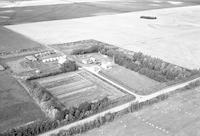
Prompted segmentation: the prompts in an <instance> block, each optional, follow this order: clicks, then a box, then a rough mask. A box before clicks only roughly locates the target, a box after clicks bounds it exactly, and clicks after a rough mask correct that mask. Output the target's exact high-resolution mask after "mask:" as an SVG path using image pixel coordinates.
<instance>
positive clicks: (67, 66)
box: [27, 60, 78, 80]
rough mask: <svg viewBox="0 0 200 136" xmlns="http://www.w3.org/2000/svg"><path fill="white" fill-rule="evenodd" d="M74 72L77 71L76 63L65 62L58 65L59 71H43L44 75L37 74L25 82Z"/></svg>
mask: <svg viewBox="0 0 200 136" xmlns="http://www.w3.org/2000/svg"><path fill="white" fill-rule="evenodd" d="M76 70H78V65H77V64H76V62H75V61H72V60H67V61H66V62H64V63H63V64H61V65H60V68H59V69H57V70H54V71H45V72H44V73H38V74H37V73H36V74H34V75H32V76H30V77H29V78H27V80H34V79H39V78H43V77H48V76H54V75H57V74H60V73H65V72H71V71H76Z"/></svg>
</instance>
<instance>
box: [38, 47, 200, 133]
mask: <svg viewBox="0 0 200 136" xmlns="http://www.w3.org/2000/svg"><path fill="white" fill-rule="evenodd" d="M47 47H48V45H47ZM52 49H54V48H52ZM54 50H55V49H54ZM59 52H61V51H59ZM84 69H85V70H86V71H88V72H90V73H92V74H94V75H96V76H97V77H99V78H100V79H102V80H104V81H106V82H108V83H110V84H112V85H114V86H116V87H117V88H120V89H122V90H124V91H126V92H127V93H129V94H132V95H133V96H135V97H136V99H134V100H132V101H129V102H127V103H125V104H122V105H119V106H116V107H114V108H111V109H108V110H106V111H103V112H100V113H98V114H96V115H93V116H90V117H88V118H85V119H83V120H80V121H77V122H74V123H71V124H69V125H66V126H62V127H59V128H57V129H54V130H51V131H49V132H46V133H43V134H40V135H39V136H49V135H51V134H55V133H58V132H59V131H60V130H67V129H69V128H71V127H74V126H77V125H81V124H84V123H87V122H90V121H93V120H95V119H96V118H98V117H101V116H104V115H105V114H107V113H115V112H118V111H121V110H123V109H126V108H128V107H129V106H130V105H131V104H133V103H135V102H139V103H140V102H144V101H147V100H150V99H152V98H155V97H157V96H159V95H162V94H167V93H170V92H173V91H175V90H177V89H179V88H182V87H184V86H186V85H188V84H190V83H191V82H194V81H197V80H199V79H200V77H197V78H195V79H192V80H190V81H186V82H184V83H180V84H178V85H174V86H170V87H168V88H164V89H161V90H160V91H158V92H156V93H153V94H151V95H145V96H142V95H138V94H136V93H133V92H131V91H129V90H127V89H126V88H124V87H122V86H120V85H118V84H116V83H114V82H112V81H111V80H109V79H106V78H104V77H103V76H101V75H100V74H98V73H96V72H95V71H93V70H92V69H90V68H86V67H84Z"/></svg>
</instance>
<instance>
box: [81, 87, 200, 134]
mask: <svg viewBox="0 0 200 136" xmlns="http://www.w3.org/2000/svg"><path fill="white" fill-rule="evenodd" d="M199 113H200V88H197V89H192V90H186V91H185V92H181V93H178V94H176V95H174V96H171V97H170V98H168V99H167V100H165V101H162V102H159V103H157V104H154V105H152V106H148V107H144V108H143V109H142V110H140V111H138V112H134V113H130V114H127V115H125V116H123V117H121V118H119V119H116V121H114V122H112V123H110V124H107V125H105V126H103V127H102V128H100V129H94V130H92V131H90V132H88V133H85V134H83V135H81V136H93V135H100V136H110V135H114V136H133V134H134V135H136V136H137V135H142V136H149V134H151V136H174V135H176V136H199V134H200V130H199V124H200V114H199Z"/></svg>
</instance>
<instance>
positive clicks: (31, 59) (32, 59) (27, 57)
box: [25, 55, 37, 61]
mask: <svg viewBox="0 0 200 136" xmlns="http://www.w3.org/2000/svg"><path fill="white" fill-rule="evenodd" d="M25 59H26V60H29V61H36V60H37V59H36V58H35V57H34V56H32V55H30V56H26V57H25Z"/></svg>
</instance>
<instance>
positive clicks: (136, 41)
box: [7, 6, 200, 69]
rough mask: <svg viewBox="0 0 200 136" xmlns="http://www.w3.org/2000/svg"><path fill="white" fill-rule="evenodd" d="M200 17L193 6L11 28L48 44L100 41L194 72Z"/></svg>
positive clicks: (198, 63)
mask: <svg viewBox="0 0 200 136" xmlns="http://www.w3.org/2000/svg"><path fill="white" fill-rule="evenodd" d="M194 13H195V14H194ZM143 15H151V16H156V17H157V18H158V19H156V20H147V19H141V18H140V16H143ZM199 18H200V6H193V7H192V6H190V7H181V8H170V9H157V10H151V11H150V10H148V11H141V12H130V13H125V14H117V15H106V16H96V17H87V18H79V19H71V20H57V21H47V22H39V23H29V24H22V25H14V26H7V28H9V29H11V30H14V31H16V32H19V33H21V34H23V35H25V36H28V37H30V38H31V39H34V40H36V41H39V42H41V43H45V44H59V43H67V42H73V41H78V40H85V39H96V40H99V41H102V42H105V43H109V44H113V45H116V46H119V47H122V48H125V49H128V50H132V51H135V52H139V51H141V52H143V53H144V54H147V55H151V56H154V57H158V58H161V59H163V60H164V61H166V62H170V63H172V64H176V65H179V66H182V67H186V68H189V69H191V68H199V67H200V59H198V58H200V46H199V42H200V38H199V36H200V29H199ZM99 22H101V23H99ZM45 26H48V29H47V27H45ZM47 34H48V35H47ZM194 58H195V59H194Z"/></svg>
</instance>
